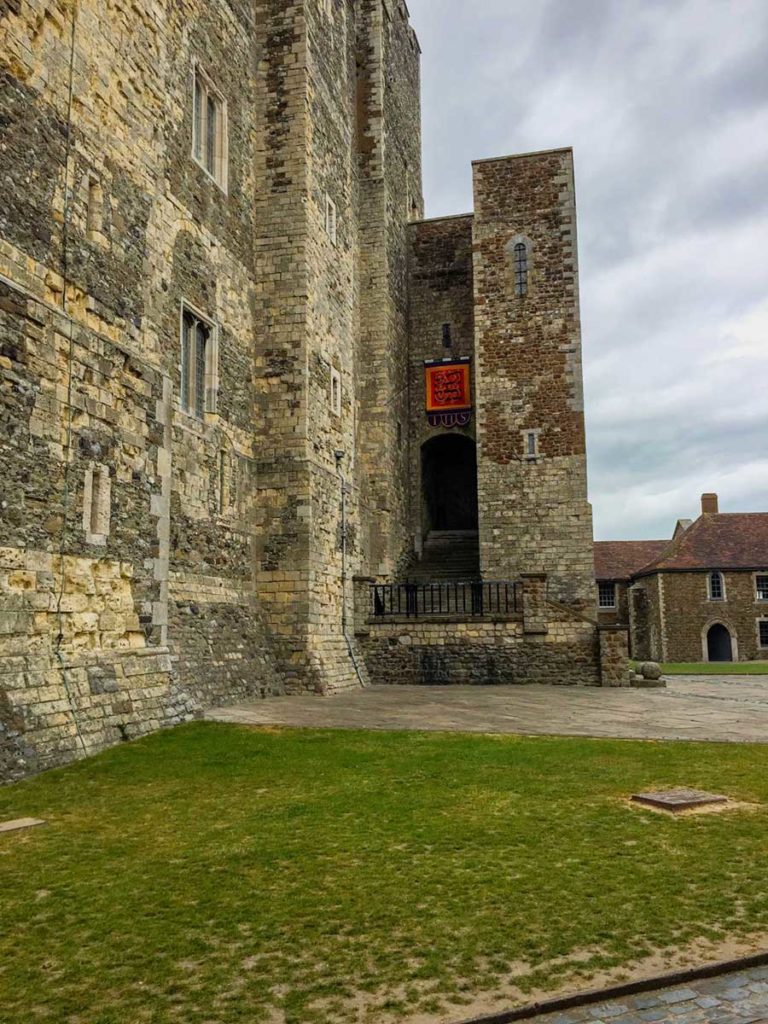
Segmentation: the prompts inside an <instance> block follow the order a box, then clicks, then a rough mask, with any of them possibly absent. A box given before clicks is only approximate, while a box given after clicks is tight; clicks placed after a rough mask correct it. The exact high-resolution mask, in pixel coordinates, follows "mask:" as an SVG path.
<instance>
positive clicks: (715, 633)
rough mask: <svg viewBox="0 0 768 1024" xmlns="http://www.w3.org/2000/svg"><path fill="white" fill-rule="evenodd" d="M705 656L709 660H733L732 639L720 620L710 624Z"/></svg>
mask: <svg viewBox="0 0 768 1024" xmlns="http://www.w3.org/2000/svg"><path fill="white" fill-rule="evenodd" d="M707 657H708V659H709V661H733V641H732V640H731V634H730V633H729V632H728V630H727V629H726V627H725V626H724V625H723V624H722V622H716V623H715V624H714V626H710V629H709V632H708V633H707Z"/></svg>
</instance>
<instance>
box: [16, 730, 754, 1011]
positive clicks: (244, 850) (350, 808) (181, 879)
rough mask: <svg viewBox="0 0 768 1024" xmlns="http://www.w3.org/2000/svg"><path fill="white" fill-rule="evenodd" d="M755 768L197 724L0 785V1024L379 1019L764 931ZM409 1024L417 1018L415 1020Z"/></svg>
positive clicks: (601, 752) (591, 745) (647, 753)
mask: <svg viewBox="0 0 768 1024" xmlns="http://www.w3.org/2000/svg"><path fill="white" fill-rule="evenodd" d="M666 784H687V785H693V786H700V787H704V788H709V789H714V790H716V791H725V792H728V793H730V794H732V795H734V796H737V797H740V798H742V799H744V800H747V801H768V746H764V745H759V746H758V745H756V746H748V745H744V746H739V745H736V744H723V745H716V744H697V743H679V744H675V743H644V742H629V741H623V742H622V741H612V740H611V741H609V740H585V739H556V738H553V739H550V738H520V737H511V736H510V737H503V738H496V737H485V736H465V735H442V734H421V733H373V732H371V733H355V732H330V731H328V732H326V731H323V732H321V731H317V732H314V731H289V730H253V729H247V728H240V727H234V726H225V725H215V724H202V723H200V724H194V725H191V726H186V727H183V728H180V729H177V730H175V731H170V732H165V733H161V734H159V735H156V736H153V737H150V738H148V739H146V740H142V741H141V742H138V743H135V744H132V745H126V746H123V747H120V748H118V749H114V750H111V751H108V752H107V753H105V754H102V755H101V756H99V757H97V758H94V759H92V760H89V761H85V762H82V763H79V764H77V765H74V766H72V767H69V768H66V769H63V770H60V771H56V772H51V773H48V774H47V775H44V776H41V777H39V778H37V779H34V780H31V781H29V782H26V783H24V784H21V785H18V786H15V787H7V788H4V789H0V821H3V820H7V819H9V818H14V817H22V816H36V817H42V818H46V819H47V820H48V821H49V823H50V824H49V826H48V827H47V828H41V829H36V830H33V831H30V832H26V833H16V834H13V835H5V836H0V892H2V900H1V901H0V1009H1V1012H0V1016H1V1017H2V1021H3V1024H30V1022H33V1024H34V1022H53V1024H144V1022H148V1024H177V1022H178V1024H234V1022H246V1021H247V1022H257V1021H269V1022H270V1024H276V1022H282V1021H285V1022H286V1024H311V1022H333V1024H336V1022H349V1021H380V1020H385V1019H386V1020H390V1019H397V1018H398V1016H402V1017H403V1018H408V1017H409V1016H415V1015H416V1014H417V1013H420V1014H429V1013H432V1012H434V1011H435V1010H436V1009H438V1008H439V1006H440V1004H441V1002H444V1000H445V999H448V1000H450V1001H451V1002H452V1004H453V1010H452V1013H451V1019H456V1018H459V1019H460V1018H461V1017H462V1016H466V1013H465V1012H462V1010H461V1009H458V1007H459V1005H460V1004H461V1002H462V1000H468V998H469V996H471V995H476V994H478V993H494V992H497V991H499V990H500V989H502V988H503V987H504V986H508V985H509V983H510V978H512V977H513V976H518V977H517V987H518V988H519V989H520V990H521V993H522V995H521V998H523V997H524V994H525V993H527V992H531V991H533V990H534V989H536V990H540V989H552V988H554V987H561V986H562V985H563V984H568V985H569V986H570V985H573V986H574V987H576V986H579V985H583V984H585V983H586V980H587V979H588V978H589V976H590V975H592V974H594V973H595V972H600V971H604V970H607V969H609V968H615V967H617V966H619V965H622V964H626V963H628V962H630V961H634V960H636V959H637V958H641V957H643V956H646V955H648V954H651V953H652V952H653V951H654V950H656V949H659V948H666V947H670V946H681V945H683V944H686V943H688V942H691V941H693V940H697V939H702V938H703V939H707V940H711V941H713V942H714V941H718V940H720V939H722V938H723V937H724V936H725V935H727V934H730V935H734V936H749V935H750V934H756V933H758V932H760V931H765V930H766V929H768V856H767V855H766V854H767V852H768V851H767V850H766V835H767V834H768V830H767V828H766V826H767V825H768V813H767V812H764V811H762V810H759V811H753V812H749V813H731V814H713V815H706V816H700V817H689V818H685V819H682V820H673V819H670V818H666V817H663V816H660V815H657V814H654V813H653V812H649V811H643V810H639V809H637V810H630V809H629V808H628V807H627V806H626V804H625V803H624V801H623V799H622V797H623V796H624V795H625V794H628V793H630V792H632V791H635V790H638V789H643V788H648V787H655V786H660V785H666ZM420 1019H421V1018H420Z"/></svg>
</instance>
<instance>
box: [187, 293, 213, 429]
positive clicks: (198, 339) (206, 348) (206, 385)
mask: <svg viewBox="0 0 768 1024" xmlns="http://www.w3.org/2000/svg"><path fill="white" fill-rule="evenodd" d="M217 390H218V331H217V329H216V325H215V324H214V323H213V322H212V321H211V320H207V319H206V318H205V317H203V316H201V315H200V314H199V313H197V312H196V311H195V310H194V309H192V308H191V307H190V306H188V305H186V304H182V307H181V407H182V409H183V410H184V412H186V413H189V414H190V416H196V417H197V418H198V419H203V416H204V415H205V413H207V412H216V393H217Z"/></svg>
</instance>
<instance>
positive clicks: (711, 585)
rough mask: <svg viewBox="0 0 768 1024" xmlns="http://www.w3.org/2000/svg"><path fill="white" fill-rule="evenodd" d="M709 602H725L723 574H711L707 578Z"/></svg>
mask: <svg viewBox="0 0 768 1024" xmlns="http://www.w3.org/2000/svg"><path fill="white" fill-rule="evenodd" d="M707 580H708V584H707V585H708V590H709V600H710V601H724V600H725V580H724V579H723V574H722V573H721V572H711V573H710V574H709V576H708V577H707Z"/></svg>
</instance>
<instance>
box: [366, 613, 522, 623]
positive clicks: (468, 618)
mask: <svg viewBox="0 0 768 1024" xmlns="http://www.w3.org/2000/svg"><path fill="white" fill-rule="evenodd" d="M522 621H523V613H522V612H510V613H509V615H499V614H495V615H410V616H408V615H376V616H371V618H369V619H366V625H368V626H406V625H413V626H426V625H435V626H439V625H443V626H445V625H454V626H458V625H468V626H470V625H478V626H493V625H496V624H503V623H506V622H522Z"/></svg>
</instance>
